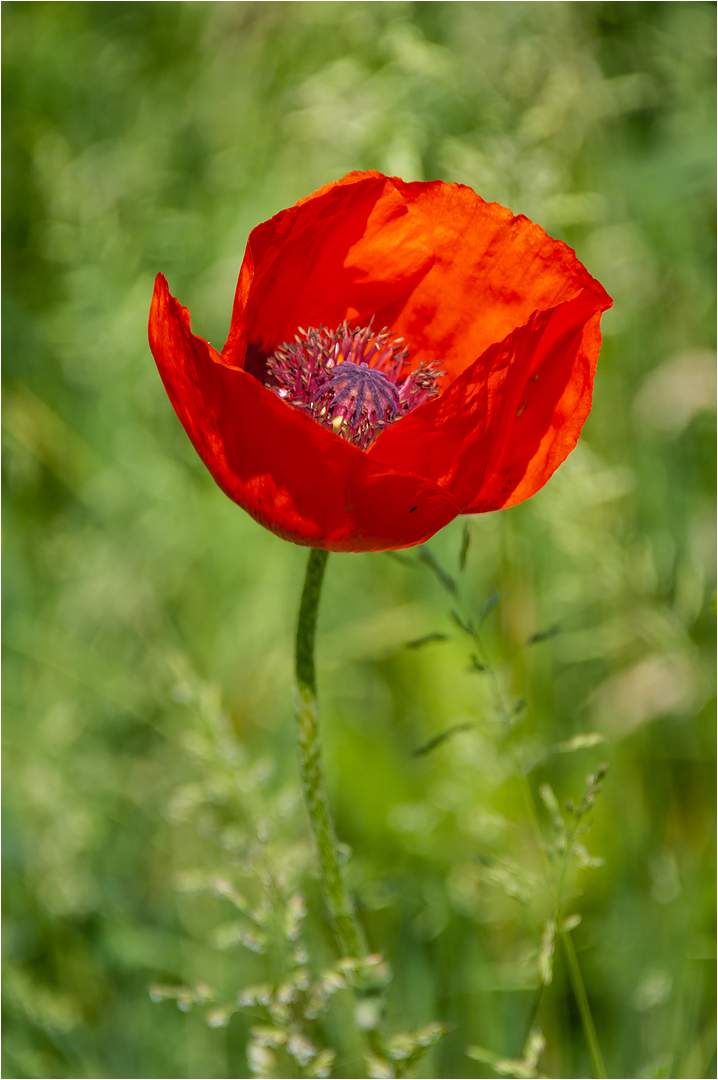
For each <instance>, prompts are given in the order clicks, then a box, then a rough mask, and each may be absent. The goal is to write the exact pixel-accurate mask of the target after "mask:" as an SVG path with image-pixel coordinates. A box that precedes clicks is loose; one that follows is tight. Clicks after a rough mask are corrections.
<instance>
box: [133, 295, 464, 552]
mask: <svg viewBox="0 0 718 1080" xmlns="http://www.w3.org/2000/svg"><path fill="white" fill-rule="evenodd" d="M149 336H150V346H151V348H152V352H153V355H154V357H155V360H156V362H157V366H158V368H159V371H160V375H161V377H162V381H163V383H164V385H165V388H166V390H167V393H168V395H169V397H170V400H171V402H172V404H173V406H174V408H175V411H176V413H177V415H178V417H179V419H180V421H181V422H182V425H183V427H184V429H185V431H186V432H187V435H188V436H189V438H190V439H191V441H192V443H193V445H194V447H195V449H196V450H197V453H198V454H199V455H200V457H201V458H202V460H203V461H204V463H205V465H206V466H207V468H208V469H209V471H210V472H211V474H212V476H213V477H214V479H215V480H216V482H217V484H218V485H219V486H220V487H221V488H222V490H223V491H224V492H225V493H226V494H227V495H228V496H229V497H230V498H231V499H233V500H234V501H235V502H237V503H239V505H240V506H242V507H243V508H244V509H245V510H247V511H248V513H250V514H251V515H252V517H254V518H255V520H257V521H259V522H260V523H261V524H262V525H264V526H265V527H266V528H268V529H271V531H272V532H275V533H277V534H278V535H279V536H282V537H284V538H285V539H287V540H292V541H293V542H294V543H298V544H305V545H307V546H310V547H321V548H325V549H326V550H329V551H379V550H388V549H393V548H400V547H409V546H412V545H413V544H418V543H422V542H423V541H424V540H426V539H428V538H429V537H430V536H432V535H433V534H434V533H435V532H436V531H437V530H438V529H440V528H442V527H443V526H444V525H445V524H447V523H448V522H449V521H451V520H452V519H453V518H454V517H455V516H456V515H457V513H458V512H459V505H458V503H457V502H456V500H455V499H454V497H453V496H452V495H451V494H450V493H449V492H448V491H445V490H443V489H442V488H440V487H438V486H437V485H435V484H433V483H432V482H431V481H429V480H427V479H426V478H425V477H423V476H420V475H417V474H416V473H415V472H414V473H412V472H408V471H404V470H398V469H396V468H395V467H393V466H391V465H387V464H385V463H383V462H381V461H375V460H373V459H372V458H370V457H369V456H368V455H367V454H365V453H364V452H363V451H361V450H359V449H358V448H357V447H355V446H351V445H350V444H349V443H347V442H345V441H344V440H342V439H340V438H339V437H338V436H337V435H335V434H334V433H333V432H331V431H328V430H327V429H326V428H323V427H321V426H320V425H319V424H317V423H315V422H314V421H313V420H311V419H310V418H309V417H308V416H306V415H304V414H303V413H301V412H300V411H298V410H297V409H294V408H292V407H291V406H290V405H288V404H286V402H283V401H281V400H280V399H279V398H278V397H277V395H276V394H274V393H272V392H271V391H270V390H267V389H266V387H264V386H262V384H261V383H260V382H259V381H258V380H257V379H256V378H254V377H253V376H252V375H250V374H248V373H247V372H245V371H242V370H238V369H237V368H233V367H229V366H227V365H226V364H224V363H222V362H221V360H220V357H219V355H218V354H217V352H216V351H215V350H214V349H213V348H212V347H211V346H210V345H208V343H207V342H206V341H204V340H203V339H202V338H199V337H196V336H195V335H194V334H192V332H191V329H190V318H189V312H188V311H187V309H186V308H183V307H182V306H181V305H180V304H179V303H178V301H177V300H175V299H174V297H172V296H171V295H170V292H169V289H168V287H167V282H166V280H165V279H164V277H163V276H162V275H161V274H159V275H158V276H157V280H156V282H155V292H154V296H153V299H152V307H151V310H150V324H149Z"/></svg>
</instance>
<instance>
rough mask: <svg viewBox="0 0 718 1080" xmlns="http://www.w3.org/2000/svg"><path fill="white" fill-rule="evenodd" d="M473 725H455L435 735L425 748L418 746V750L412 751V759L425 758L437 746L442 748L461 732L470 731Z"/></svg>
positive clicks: (426, 743) (425, 744) (424, 745)
mask: <svg viewBox="0 0 718 1080" xmlns="http://www.w3.org/2000/svg"><path fill="white" fill-rule="evenodd" d="M473 726H474V725H473V724H453V725H452V726H451V727H449V728H446V730H445V731H442V732H440V733H439V734H438V735H435V736H434V738H433V739H429V741H428V742H425V743H424V744H423V746H417V748H416V750H412V752H411V756H412V757H424V755H425V754H429V753H431V751H432V750H436V748H437V746H441V744H442V743H445V742H446V741H447V739H450V738H451V737H452V736H453V735H458V734H459V732H460V731H469V730H470V729H471V728H472V727H473Z"/></svg>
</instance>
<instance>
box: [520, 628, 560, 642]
mask: <svg viewBox="0 0 718 1080" xmlns="http://www.w3.org/2000/svg"><path fill="white" fill-rule="evenodd" d="M560 633H561V627H560V626H559V625H558V624H556V625H555V626H549V627H547V629H546V630H537V631H536V633H535V634H532V635H531V637H530V638H529V639H528V641H527V642H526V644H527V645H538V644H539V643H540V642H542V641H548V639H549V638H552V637H556V634H560Z"/></svg>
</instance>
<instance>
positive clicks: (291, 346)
mask: <svg viewBox="0 0 718 1080" xmlns="http://www.w3.org/2000/svg"><path fill="white" fill-rule="evenodd" d="M610 306H611V299H610V297H609V296H608V295H607V294H606V292H605V291H604V289H603V288H602V287H601V285H600V284H599V283H598V282H597V281H596V280H595V279H594V278H592V277H591V276H590V274H588V272H587V271H586V270H585V269H584V267H583V266H582V265H581V263H580V262H579V261H578V260H577V258H576V256H575V254H574V253H573V251H571V249H570V248H568V247H567V246H566V245H565V244H563V243H561V242H560V241H557V240H552V239H551V237H549V236H547V234H546V233H545V232H544V231H543V229H542V228H540V227H539V226H538V225H534V224H532V222H530V221H529V220H528V219H527V218H525V217H523V216H518V217H514V216H513V215H512V214H511V212H510V211H509V210H505V209H504V208H503V207H501V206H499V205H498V204H496V203H486V202H484V201H483V199H481V198H479V196H478V195H476V194H475V193H474V192H473V191H472V190H471V189H470V188H467V187H463V186H462V185H459V184H445V183H443V182H441V181H434V182H431V183H411V184H409V183H404V182H403V181H402V180H399V179H397V178H389V177H386V176H382V175H381V174H380V173H377V172H366V173H350V174H349V175H348V176H345V177H344V179H343V180H339V181H338V182H336V183H333V184H328V185H327V186H326V187H323V188H321V189H320V190H319V191H316V192H314V194H313V195H310V196H309V197H308V198H306V199H301V200H300V201H299V202H298V203H297V205H296V206H293V207H290V208H289V209H287V210H283V211H281V212H280V213H279V214H276V215H275V216H274V217H273V218H272V219H271V220H270V221H267V222H264V224H262V225H259V226H257V228H256V229H254V230H253V231H252V233H251V235H250V237H249V242H248V244H247V250H246V253H245V256H244V262H243V263H242V268H241V271H240V275H239V283H238V285H237V292H236V296H235V301H234V309H233V312H232V324H231V329H230V332H229V337H228V339H227V343H226V345H225V347H224V349H223V351H222V354H221V356H220V355H219V354H218V353H217V352H216V350H215V349H213V348H212V346H211V345H209V344H208V343H207V342H206V341H203V340H202V338H198V337H196V336H195V335H194V334H192V332H191V330H190V318H189V312H188V311H187V309H186V308H183V307H182V306H181V305H180V304H179V303H178V302H177V300H175V299H174V298H173V297H172V296H171V295H170V293H169V290H168V287H167V282H166V281H165V279H164V277H162V275H158V277H157V281H156V283H155V292H154V297H153V300H152V308H151V311H150V324H149V336H150V345H151V348H152V352H153V354H154V357H155V360H156V362H157V366H158V368H159V371H160V375H161V376H162V380H163V382H164V384H165V387H166V389H167V393H168V394H169V397H170V400H171V402H172V404H173V406H174V408H175V410H176V412H177V415H178V416H179V418H180V420H181V422H182V424H183V426H184V428H185V431H186V432H187V434H188V435H189V437H190V439H191V440H192V443H193V444H194V446H195V449H196V450H197V453H198V454H199V455H200V457H201V458H202V460H203V461H204V463H205V465H206V466H207V468H208V469H209V471H210V472H211V473H212V476H213V477H214V479H215V480H216V481H217V483H218V484H219V486H220V487H221V488H222V490H223V491H224V492H225V493H226V494H227V495H228V496H229V497H230V499H233V500H234V501H235V502H237V503H239V505H240V506H242V507H243V508H244V509H245V510H247V512H248V513H250V514H251V515H252V517H254V518H255V519H256V520H257V521H259V522H260V523H261V524H262V525H264V526H266V527H267V528H268V529H271V530H272V532H275V533H277V534H278V535H279V536H282V537H284V538H285V539H287V540H292V541H294V542H295V543H297V544H305V545H308V546H310V547H318V548H325V549H327V550H329V551H380V550H386V549H391V548H402V547H410V546H411V545H413V544H419V543H422V542H423V541H425V540H427V539H428V538H429V537H430V536H432V535H433V534H434V533H435V532H436V531H437V530H438V529H440V528H442V526H444V525H446V524H447V523H448V522H449V521H451V520H452V519H453V518H454V517H456V515H457V514H476V513H481V512H484V511H488V510H499V509H501V508H502V507H507V506H513V505H515V504H516V503H519V502H522V501H523V500H524V499H527V498H528V497H529V496H530V495H533V494H534V493H535V492H536V491H538V490H539V488H541V487H542V486H543V485H544V484H545V483H546V481H547V480H548V478H549V477H550V476H551V474H552V473H553V471H554V470H555V469H556V468H557V466H558V465H560V463H561V462H562V461H563V460H564V459H565V458H566V456H567V455H568V454H569V453H570V452H571V450H572V449H573V447H574V446H575V445H576V441H577V439H578V436H579V434H580V431H581V428H582V426H583V423H584V421H585V419H586V417H587V416H588V413H589V410H590V408H591V392H592V386H593V377H594V372H595V369H596V361H597V359H598V352H599V348H600V344H601V335H600V330H599V322H600V317H601V312H602V311H605V310H606V309H607V308H609V307H610ZM381 327H384V328H386V330H385V332H384V333H383V334H381V333H377V329H378V328H381ZM402 339H403V340H402ZM441 372H443V374H441Z"/></svg>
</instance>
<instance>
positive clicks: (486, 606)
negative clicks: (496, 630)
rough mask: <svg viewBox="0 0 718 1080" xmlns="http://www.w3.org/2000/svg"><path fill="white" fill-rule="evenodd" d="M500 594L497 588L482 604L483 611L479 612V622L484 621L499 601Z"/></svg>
mask: <svg viewBox="0 0 718 1080" xmlns="http://www.w3.org/2000/svg"><path fill="white" fill-rule="evenodd" d="M499 597H500V594H499V592H498V590H497V589H494V590H493V592H490V593H489V595H488V596H487V597H486V599H485V600H484V602H483V604H482V605H481V611H480V613H479V622H483V621H484V619H485V618H486V616H487V615H489V614H490V613H491V612H492V611H493V610H494V608H495V607H496V605H497V604H498V602H499Z"/></svg>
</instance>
